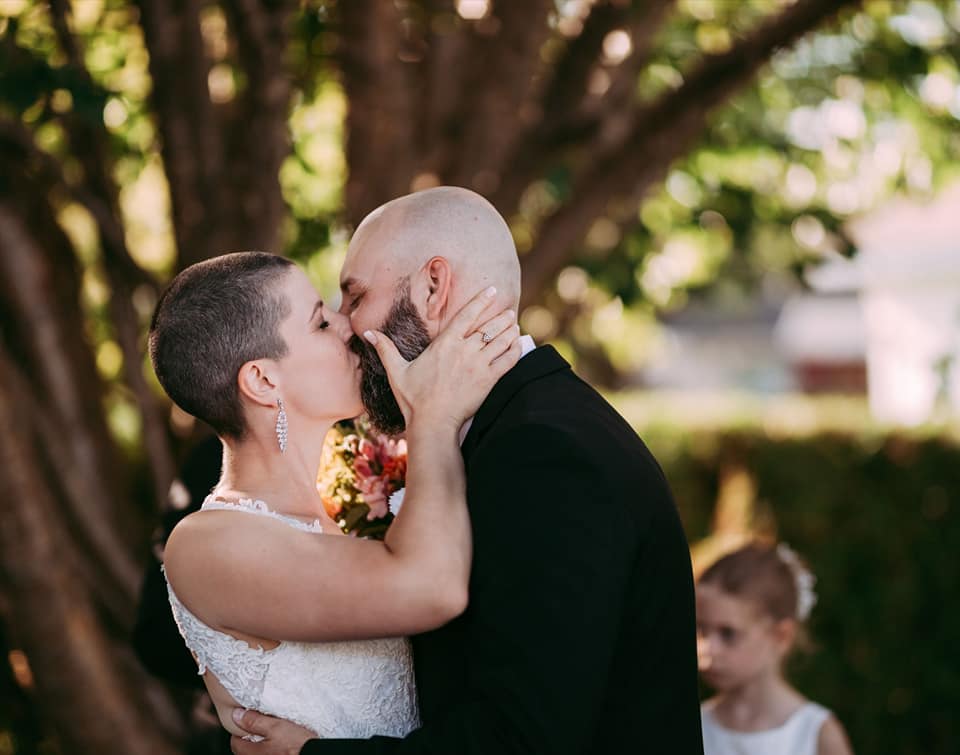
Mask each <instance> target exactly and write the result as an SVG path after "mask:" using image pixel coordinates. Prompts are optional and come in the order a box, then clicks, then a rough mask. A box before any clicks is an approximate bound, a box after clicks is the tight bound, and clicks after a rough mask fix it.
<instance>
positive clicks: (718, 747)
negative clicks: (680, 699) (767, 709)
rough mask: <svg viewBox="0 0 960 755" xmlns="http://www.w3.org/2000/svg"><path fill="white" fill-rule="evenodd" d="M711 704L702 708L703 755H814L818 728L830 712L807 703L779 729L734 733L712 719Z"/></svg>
mask: <svg viewBox="0 0 960 755" xmlns="http://www.w3.org/2000/svg"><path fill="white" fill-rule="evenodd" d="M712 708H713V706H712V704H711V703H710V702H707V703H705V704H704V705H703V707H702V708H701V714H702V716H703V752H704V755H769V753H776V754H777V755H817V739H818V737H819V736H820V727H822V726H823V723H824V721H826V720H827V718H829V717H830V711H828V710H827V709H826V708H824V707H823V706H820V705H817V704H816V703H806V704H805V705H803V706H802V707H801V708H800V709H799V710H797V711H796V713H794V714H793V715H792V716H790V718H788V719H787V720H786V721H785V722H784V723H783V724H782V725H781V726H778V727H777V728H775V729H767V730H765V731H734V730H732V729H727V728H726V727H724V726H721V725H720V723H718V722H717V720H716V719H715V718H714V717H713V713H712Z"/></svg>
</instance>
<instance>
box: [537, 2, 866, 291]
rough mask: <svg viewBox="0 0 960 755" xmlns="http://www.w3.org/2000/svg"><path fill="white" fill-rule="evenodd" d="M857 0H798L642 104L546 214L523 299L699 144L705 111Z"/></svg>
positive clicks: (543, 285)
mask: <svg viewBox="0 0 960 755" xmlns="http://www.w3.org/2000/svg"><path fill="white" fill-rule="evenodd" d="M857 4H859V0H799V1H798V2H797V3H795V4H794V5H793V6H790V7H789V8H788V9H787V10H785V11H784V12H782V13H781V14H779V15H777V16H776V17H775V18H773V19H771V20H770V21H768V22H766V23H765V24H763V25H762V26H761V27H760V28H759V29H758V30H757V31H756V32H755V33H754V34H753V35H751V36H750V37H749V38H747V39H745V40H743V41H742V42H740V43H739V44H737V45H735V46H734V47H733V49H731V50H730V51H729V52H727V53H725V54H723V55H711V56H705V57H704V59H703V61H702V63H701V64H700V66H699V67H698V68H697V69H696V70H695V71H694V72H693V73H691V74H690V76H689V77H688V78H687V80H686V82H685V83H684V84H683V85H682V86H681V87H680V88H679V89H677V90H676V91H674V92H671V93H668V94H666V95H664V96H663V97H662V98H661V99H660V100H658V101H657V102H655V103H653V104H651V105H649V106H646V107H644V108H642V109H641V110H640V111H639V112H638V114H637V118H636V125H635V127H634V130H633V132H632V133H631V134H630V135H629V138H628V139H626V140H625V142H624V144H623V146H622V147H621V148H620V149H618V150H616V151H613V152H611V153H610V154H608V155H607V156H606V157H604V158H602V159H600V160H598V161H597V162H596V163H594V164H593V165H592V167H591V168H590V169H589V170H587V171H586V172H585V173H584V174H583V176H582V177H581V178H580V179H579V180H578V181H577V182H576V183H575V185H574V187H573V190H572V192H571V196H570V199H569V201H568V202H567V203H566V204H564V205H563V206H561V207H560V208H559V209H558V210H557V211H556V212H555V213H554V214H553V215H551V216H550V217H548V218H547V220H546V221H545V222H544V223H543V225H542V227H541V228H540V232H539V234H538V236H537V240H536V242H535V245H534V247H533V249H531V251H530V253H529V254H527V255H526V256H525V257H524V258H523V259H522V261H521V264H522V268H523V275H524V297H523V302H522V304H521V306H525V305H528V304H530V303H531V302H532V301H534V300H535V299H537V298H538V297H539V296H540V295H541V293H542V292H543V290H544V289H545V288H546V287H547V286H548V285H549V284H550V282H551V280H552V279H553V276H554V275H556V273H557V272H558V271H559V270H560V269H561V268H562V267H563V264H564V262H565V260H566V259H567V257H568V253H569V250H570V248H571V247H572V246H574V245H576V244H578V243H579V242H580V240H581V239H582V238H583V236H584V234H585V233H586V231H587V230H588V228H589V226H590V224H591V223H592V222H593V220H594V219H596V218H597V217H602V216H603V215H605V214H606V209H607V206H608V205H609V203H610V202H611V201H614V200H617V199H622V198H625V197H628V196H632V197H636V196H639V195H641V194H642V193H643V192H645V191H646V190H647V189H648V188H649V187H650V186H651V185H652V184H653V183H654V182H656V181H658V180H660V179H661V178H662V177H663V175H664V173H665V172H666V171H667V169H668V168H669V166H670V164H671V163H672V162H673V160H674V159H676V158H677V157H679V156H680V155H682V154H684V153H685V152H686V151H687V150H688V149H690V147H691V146H692V145H693V144H694V143H695V142H696V140H697V139H698V138H699V137H700V135H701V134H702V133H703V130H704V128H705V127H706V117H707V114H708V113H709V112H710V111H711V110H712V109H713V108H714V107H716V106H718V105H720V104H722V103H723V102H724V101H726V100H727V99H728V98H729V97H730V96H731V95H732V94H733V93H734V92H736V91H737V90H738V89H740V88H742V87H743V86H744V85H746V84H747V83H748V82H749V81H750V80H751V79H752V78H753V76H754V75H755V73H756V72H757V70H758V69H759V68H760V67H761V66H762V65H763V64H764V63H765V62H766V61H767V60H768V59H769V58H770V56H771V55H772V54H773V53H774V52H775V51H776V50H777V49H778V48H780V47H783V46H784V45H787V44H790V43H791V42H793V41H794V40H796V39H797V38H799V37H800V36H802V35H803V34H805V33H807V32H808V31H810V30H811V29H813V28H815V27H816V26H818V25H819V24H821V23H823V22H824V21H825V20H827V19H828V18H830V17H831V16H833V15H835V14H836V13H837V12H838V11H840V10H841V9H843V8H845V7H850V6H854V5H857Z"/></svg>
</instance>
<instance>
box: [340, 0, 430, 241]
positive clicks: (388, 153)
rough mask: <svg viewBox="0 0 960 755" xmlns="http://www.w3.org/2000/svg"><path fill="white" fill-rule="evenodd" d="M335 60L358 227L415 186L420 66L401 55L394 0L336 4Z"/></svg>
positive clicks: (351, 207) (352, 212)
mask: <svg viewBox="0 0 960 755" xmlns="http://www.w3.org/2000/svg"><path fill="white" fill-rule="evenodd" d="M337 11H338V21H339V31H340V39H339V44H338V48H337V53H336V58H337V62H338V64H339V68H340V73H341V76H342V79H343V88H344V91H345V93H346V95H347V100H348V102H349V110H348V111H347V124H346V125H347V129H346V130H347V165H348V166H349V171H350V172H349V176H348V177H347V186H346V192H345V194H346V196H345V200H346V202H345V204H346V211H347V219H348V221H349V222H350V223H351V224H353V225H354V226H356V225H358V224H359V222H360V221H361V220H362V219H363V217H364V216H365V215H366V214H367V213H369V212H370V211H371V210H373V209H374V208H375V207H377V206H378V205H380V204H383V203H384V202H386V201H387V200H389V199H393V198H394V197H396V196H398V195H400V194H406V193H407V192H408V191H410V182H411V179H412V177H413V174H414V169H415V163H416V156H415V154H414V146H415V144H416V141H417V140H416V139H415V138H414V125H415V123H416V122H417V117H416V112H415V111H416V106H417V97H416V91H417V90H416V83H415V75H416V66H415V64H414V63H412V62H410V61H406V62H405V61H403V60H402V59H401V55H400V52H401V49H402V46H403V41H402V33H403V24H404V17H403V15H402V11H401V10H400V9H399V8H398V4H397V3H394V2H393V0H352V1H351V2H347V3H338V4H337Z"/></svg>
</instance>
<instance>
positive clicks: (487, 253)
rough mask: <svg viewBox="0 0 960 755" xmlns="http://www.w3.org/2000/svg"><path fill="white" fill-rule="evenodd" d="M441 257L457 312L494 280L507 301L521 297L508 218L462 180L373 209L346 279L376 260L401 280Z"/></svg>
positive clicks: (356, 236) (356, 241)
mask: <svg viewBox="0 0 960 755" xmlns="http://www.w3.org/2000/svg"><path fill="white" fill-rule="evenodd" d="M436 257H441V258H443V259H445V260H446V261H447V262H448V263H449V265H450V269H451V273H452V276H453V279H452V287H451V291H450V307H451V308H452V310H453V311H454V312H455V311H456V310H458V309H459V308H460V306H462V305H463V304H465V303H466V302H467V301H468V300H469V299H470V298H471V297H472V296H473V295H474V294H475V293H477V292H478V291H480V290H481V289H482V288H485V287H486V286H491V285H492V286H496V287H497V289H498V290H499V292H500V296H499V297H498V299H499V300H500V302H501V303H502V304H503V305H504V306H514V307H516V305H517V304H518V303H519V299H520V263H519V260H518V259H517V250H516V247H515V245H514V243H513V237H512V236H511V234H510V229H509V228H508V227H507V223H506V221H504V219H503V217H502V216H501V215H500V213H499V212H497V210H496V209H495V208H494V206H493V205H492V204H490V203H489V202H488V201H487V200H486V199H484V198H483V197H481V196H480V195H479V194H476V193H475V192H472V191H469V190H468V189H462V188H459V187H456V186H441V187H437V188H435V189H427V190H426V191H420V192H417V193H415V194H408V195H407V196H404V197H400V198H399V199H394V200H393V201H391V202H387V203H386V204H385V205H382V206H381V207H379V208H377V209H376V210H374V211H373V212H371V213H370V214H369V215H368V216H367V217H366V218H365V219H364V220H363V222H362V223H361V224H360V227H359V228H357V231H356V233H355V234H354V236H353V239H352V240H351V242H350V248H349V250H348V252H347V260H346V262H345V264H344V273H345V275H344V280H345V279H346V277H349V275H350V274H351V272H352V271H353V270H356V272H358V273H359V272H361V271H364V272H368V273H369V272H370V271H371V269H372V265H371V263H373V265H375V266H377V267H382V266H389V267H390V269H391V274H392V275H393V277H394V279H395V280H401V279H403V278H405V277H407V276H410V275H413V274H415V273H417V272H418V271H421V270H422V269H423V268H424V266H425V265H427V264H428V263H429V262H430V261H431V260H432V259H433V258H436ZM451 314H452V312H451Z"/></svg>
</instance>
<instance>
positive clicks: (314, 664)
mask: <svg viewBox="0 0 960 755" xmlns="http://www.w3.org/2000/svg"><path fill="white" fill-rule="evenodd" d="M202 509H203V510H209V509H230V510H235V511H238V512H244V513H248V514H254V515H259V516H268V517H272V518H274V519H278V520H280V521H283V522H285V523H286V524H289V525H290V526H291V527H295V528H297V529H301V530H305V531H308V532H314V533H320V531H321V529H320V522H319V521H317V522H314V523H313V524H307V523H305V522H302V521H300V520H297V519H293V518H291V517H287V516H284V515H282V514H278V513H276V512H274V511H271V510H270V509H269V508H268V507H267V505H266V504H265V503H264V502H263V501H250V500H243V501H240V502H239V503H228V502H225V501H220V500H216V499H214V498H213V497H208V498H207V500H206V501H204V503H203V506H202ZM167 589H168V592H169V595H170V605H171V607H172V608H173V615H174V618H175V619H176V621H177V626H179V628H180V634H181V635H183V639H184V641H185V642H186V644H187V647H188V648H190V650H191V651H192V652H193V654H194V656H195V657H196V659H197V663H198V665H199V667H200V671H199V673H201V674H203V673H204V672H205V671H210V672H211V673H213V674H214V676H216V677H217V679H218V680H219V681H220V684H221V685H222V686H223V687H224V689H226V690H227V692H229V693H230V694H231V695H232V696H233V698H234V700H236V701H237V703H238V704H239V705H240V706H242V707H244V708H250V709H253V710H258V711H260V712H262V713H266V714H269V715H271V716H277V717H279V718H285V719H287V720H288V721H293V722H294V723H297V724H300V725H301V726H304V727H306V728H308V729H310V730H311V731H314V732H316V734H317V735H318V736H320V737H337V738H351V739H354V738H360V739H365V738H368V737H371V736H374V735H377V734H380V735H386V736H394V737H402V736H405V735H406V734H408V733H409V732H410V731H412V730H413V729H415V728H417V727H418V726H419V725H420V722H419V715H418V712H417V702H416V689H415V686H414V679H413V658H412V655H411V651H410V642H409V640H408V639H406V638H394V639H384V640H359V641H350V642H322V643H312V642H281V643H280V644H279V645H277V647H275V648H273V649H271V650H265V649H263V648H251V647H250V646H249V645H248V644H247V643H246V642H244V641H243V640H238V639H236V638H234V637H231V636H230V635H227V634H224V633H223V632H218V631H217V630H215V629H212V628H211V627H209V626H207V625H206V624H204V623H203V622H202V621H200V620H199V619H198V618H197V617H196V616H194V615H193V614H192V613H190V611H189V610H188V609H187V608H186V607H185V606H184V605H183V604H182V603H181V602H180V600H179V599H178V598H177V596H176V595H175V594H174V592H173V589H172V588H170V585H169V583H168V585H167Z"/></svg>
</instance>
